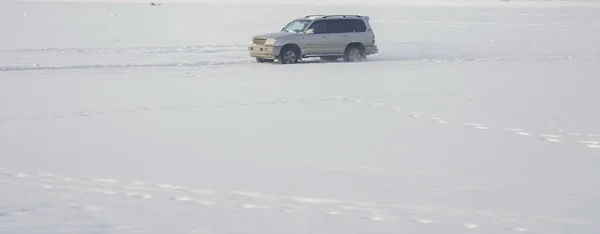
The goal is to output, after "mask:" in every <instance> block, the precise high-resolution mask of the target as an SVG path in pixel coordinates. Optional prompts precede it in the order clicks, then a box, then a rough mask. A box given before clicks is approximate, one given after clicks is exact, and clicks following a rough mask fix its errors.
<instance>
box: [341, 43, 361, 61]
mask: <svg viewBox="0 0 600 234" xmlns="http://www.w3.org/2000/svg"><path fill="white" fill-rule="evenodd" d="M366 57H367V56H365V50H364V49H363V48H362V47H361V46H358V45H351V46H348V48H346V51H344V62H361V61H364V60H365V59H366Z"/></svg>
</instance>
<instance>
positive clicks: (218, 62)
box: [0, 59, 254, 72]
mask: <svg viewBox="0 0 600 234" xmlns="http://www.w3.org/2000/svg"><path fill="white" fill-rule="evenodd" d="M251 63H254V62H253V61H251V60H247V59H239V60H215V61H201V62H195V63H146V64H88V65H67V66H40V65H37V64H36V65H34V66H27V67H26V66H15V67H0V72H11V71H45V70H79V69H83V70H85V69H106V68H109V69H123V68H165V67H203V66H228V65H244V64H251Z"/></svg>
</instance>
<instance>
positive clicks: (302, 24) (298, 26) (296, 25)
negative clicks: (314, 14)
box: [281, 20, 312, 33]
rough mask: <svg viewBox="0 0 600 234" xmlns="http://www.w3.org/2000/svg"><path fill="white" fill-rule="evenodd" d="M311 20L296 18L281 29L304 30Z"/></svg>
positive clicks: (285, 30) (295, 31) (289, 30)
mask: <svg viewBox="0 0 600 234" xmlns="http://www.w3.org/2000/svg"><path fill="white" fill-rule="evenodd" d="M310 22H312V21H311V20H294V21H292V22H290V23H289V24H287V25H286V26H285V27H284V28H283V29H281V31H283V32H293V33H300V32H304V30H305V29H306V27H308V25H309V24H310Z"/></svg>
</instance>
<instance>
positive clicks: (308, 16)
mask: <svg viewBox="0 0 600 234" xmlns="http://www.w3.org/2000/svg"><path fill="white" fill-rule="evenodd" d="M315 16H321V17H324V16H326V15H307V16H304V18H310V17H315Z"/></svg>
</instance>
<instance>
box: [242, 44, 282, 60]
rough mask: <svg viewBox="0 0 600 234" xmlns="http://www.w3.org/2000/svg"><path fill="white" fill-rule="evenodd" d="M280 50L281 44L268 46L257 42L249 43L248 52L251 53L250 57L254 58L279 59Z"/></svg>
mask: <svg viewBox="0 0 600 234" xmlns="http://www.w3.org/2000/svg"><path fill="white" fill-rule="evenodd" d="M279 51H281V47H280V46H267V45H257V44H250V45H248V53H250V57H253V58H262V59H277V57H278V56H279Z"/></svg>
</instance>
